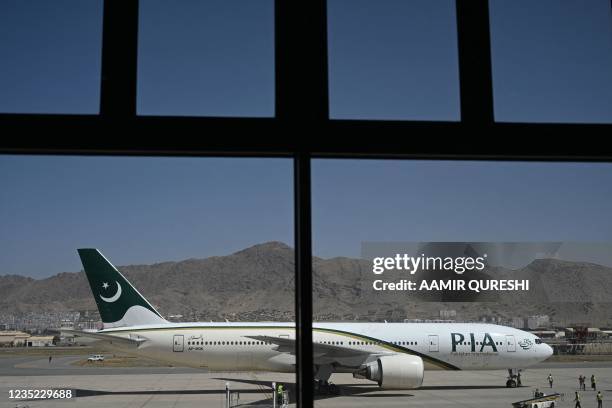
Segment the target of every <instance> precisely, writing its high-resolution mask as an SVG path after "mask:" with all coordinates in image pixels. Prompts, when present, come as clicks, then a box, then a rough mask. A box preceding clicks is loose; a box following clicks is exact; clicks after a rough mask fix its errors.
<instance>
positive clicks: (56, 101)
mask: <svg viewBox="0 0 612 408" xmlns="http://www.w3.org/2000/svg"><path fill="white" fill-rule="evenodd" d="M328 4H329V49H330V55H329V60H330V112H331V115H332V117H335V118H372V119H433V120H457V119H458V117H459V94H458V82H457V81H458V79H457V78H458V74H457V49H456V23H455V11H454V2H453V1H452V0H433V1H432V0H410V1H406V0H385V1H382V2H376V1H372V0H329V3H328ZM490 5H491V7H490V9H491V35H492V55H493V73H494V81H493V82H494V94H495V102H496V106H495V113H496V118H497V119H498V120H500V121H532V122H548V121H553V122H554V121H560V122H580V121H584V122H608V123H609V122H610V121H611V120H612V81H610V80H609V77H610V75H609V73H610V72H612V9H611V7H610V2H609V0H585V1H580V2H577V1H575V0H538V1H535V2H534V1H530V0H513V1H508V0H491V1H490ZM140 10H141V13H140V32H139V53H138V57H139V64H138V73H139V82H138V112H139V113H141V114H162V115H163V114H167V115H210V116H270V115H272V113H273V111H274V109H273V107H274V82H273V79H274V47H273V41H274V22H273V1H272V0H256V1H254V0H231V1H227V0H225V1H224V0H206V1H200V0H182V1H181V2H169V1H166V0H142V1H141V2H140ZM101 26H102V1H101V0H54V1H53V2H49V1H47V0H3V1H2V2H1V3H0V55H2V64H0V89H1V90H2V92H1V93H0V112H35V113H95V112H97V110H98V98H99V82H100V50H101Z"/></svg>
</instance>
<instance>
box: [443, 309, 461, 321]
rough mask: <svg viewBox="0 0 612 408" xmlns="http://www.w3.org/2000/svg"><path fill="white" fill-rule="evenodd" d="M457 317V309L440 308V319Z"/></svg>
mask: <svg viewBox="0 0 612 408" xmlns="http://www.w3.org/2000/svg"><path fill="white" fill-rule="evenodd" d="M456 317H457V311H456V310H452V309H450V310H440V319H455V318H456Z"/></svg>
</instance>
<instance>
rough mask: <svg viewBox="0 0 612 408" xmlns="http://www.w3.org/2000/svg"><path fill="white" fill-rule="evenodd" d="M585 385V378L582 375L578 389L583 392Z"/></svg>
mask: <svg viewBox="0 0 612 408" xmlns="http://www.w3.org/2000/svg"><path fill="white" fill-rule="evenodd" d="M583 385H584V377H583V376H582V374H580V376H578V389H579V390H580V391H582V386H583Z"/></svg>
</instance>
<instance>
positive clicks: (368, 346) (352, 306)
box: [312, 159, 612, 407]
mask: <svg viewBox="0 0 612 408" xmlns="http://www.w3.org/2000/svg"><path fill="white" fill-rule="evenodd" d="M312 171H313V174H312V185H313V191H312V212H313V214H312V216H313V250H314V256H315V257H314V260H313V321H314V322H313V339H314V342H315V344H314V348H315V349H314V351H315V353H314V356H313V358H314V362H315V365H316V364H319V365H322V366H325V365H326V364H328V365H330V366H331V367H332V371H333V374H332V375H331V377H330V378H329V381H331V382H333V383H334V384H336V385H337V386H338V387H339V396H337V397H335V398H334V404H335V405H337V406H344V405H346V406H349V405H351V406H356V405H357V404H358V402H356V401H357V399H359V400H361V399H362V398H363V397H371V398H368V399H376V400H377V405H379V406H398V404H399V405H401V404H404V405H406V401H411V403H410V404H408V405H414V406H428V407H429V406H432V407H447V406H464V405H465V406H504V405H508V406H510V405H511V403H513V402H516V400H517V398H516V394H514V393H506V392H495V393H488V392H486V391H485V389H494V388H500V389H503V388H504V387H505V386H506V381H507V375H508V372H507V365H508V364H520V365H521V367H523V368H527V369H528V370H529V371H528V372H529V373H530V374H529V375H525V374H524V373H523V378H522V384H523V386H524V385H526V384H527V383H528V382H531V378H532V376H533V378H546V377H547V376H548V374H549V373H550V372H551V370H552V375H553V377H554V378H555V382H554V387H559V389H561V388H568V389H569V388H571V387H575V384H574V381H575V378H576V377H574V376H568V377H567V378H565V379H564V378H561V377H563V376H562V375H556V374H555V373H560V372H561V371H562V370H566V369H567V368H566V366H565V365H564V364H565V363H563V361H567V360H566V359H567V358H568V357H565V356H554V357H553V358H552V360H550V358H551V354H552V352H553V348H554V351H555V352H556V353H560V354H564V353H566V354H567V353H572V350H574V352H575V348H572V346H573V345H575V344H576V343H577V342H578V341H582V342H583V343H582V344H585V343H587V344H588V345H587V346H586V347H585V348H584V349H582V350H583V352H584V353H585V354H590V353H593V354H596V353H598V351H596V350H598V349H599V347H606V346H605V344H606V342H607V340H606V339H607V338H606V337H605V335H601V336H600V335H598V334H595V333H599V332H600V331H599V328H606V327H609V326H610V325H611V324H612V313H610V310H611V309H610V305H611V304H612V219H611V218H610V217H609V211H610V208H612V164H609V163H537V162H511V163H507V162H468V161H465V162H458V161H395V160H384V161H383V160H332V159H318V160H314V161H313V164H312ZM398 255H399V259H400V260H399V261H397V259H398V258H397V256H398ZM404 255H406V256H405V257H404ZM478 258H482V259H478ZM377 259H378V260H377ZM437 259H439V260H440V261H437ZM442 260H443V264H442ZM417 262H420V265H416V266H415V263H417ZM438 262H439V263H438ZM478 262H482V264H483V267H480V266H479V264H478ZM405 265H407V266H405ZM437 265H439V266H437ZM442 265H444V266H442ZM379 268H380V270H379ZM525 280H526V281H529V282H530V284H529V289H525V288H524V287H523V288H522V289H508V287H507V286H506V287H505V288H506V289H501V288H502V286H498V287H499V288H500V289H487V290H485V289H482V291H481V292H476V291H475V290H472V289H470V288H473V286H471V285H473V283H470V284H469V285H470V286H468V283H467V282H476V283H477V284H479V285H486V284H490V285H494V284H493V283H491V282H497V285H503V284H508V283H509V282H523V281H525ZM409 282H412V285H415V286H416V288H414V286H411V285H410V283H409ZM424 282H425V283H426V285H427V286H422V284H423V283H424ZM433 282H435V283H436V284H437V285H442V284H443V283H444V284H446V285H448V282H453V283H457V282H466V283H465V285H466V288H467V289H466V290H462V289H460V287H459V286H457V289H444V288H443V287H442V286H438V288H436V286H433ZM503 282H505V283H503ZM385 284H386V286H385ZM513 284H514V283H513ZM391 285H393V286H391ZM402 285H404V286H402ZM482 287H483V286H481V288H482ZM491 288H493V286H491ZM482 323H487V324H486V325H483V324H482ZM568 328H570V329H568ZM536 340H537V341H536ZM539 340H542V341H539ZM326 341H332V342H333V341H336V342H338V341H339V342H341V343H340V346H339V347H343V346H342V342H343V341H344V347H343V350H342V354H341V353H340V352H337V354H336V356H335V358H336V360H334V358H333V357H332V356H333V355H334V354H333V353H328V354H323V351H322V350H323V348H322V347H320V346H319V343H321V342H323V343H324V342H326ZM347 341H348V342H349V343H348V344H347ZM352 341H356V342H357V344H350V342H352ZM364 343H365V344H364ZM317 347H318V348H317ZM551 347H553V348H551ZM351 350H357V351H359V352H362V353H363V354H361V355H360V357H358V356H357V354H352V355H353V356H354V357H355V359H354V360H353V361H352V363H353V367H352V369H345V370H343V369H340V368H337V366H334V364H335V363H338V362H339V361H341V360H342V358H344V357H346V356H347V355H349V354H351ZM525 352H527V354H521V353H525ZM353 353H354V351H353ZM377 353H381V354H377ZM521 355H522V356H525V355H529V356H532V357H533V360H530V361H529V362H527V361H524V360H521ZM514 356H515V357H516V358H517V359H514V358H515V357H514ZM583 357H584V360H587V359H589V358H591V357H588V356H583ZM569 358H571V357H569ZM544 360H547V361H546V363H545V364H542V365H540V364H539V362H541V361H544ZM508 361H514V363H509V362H508ZM519 361H520V363H519ZM536 363H537V364H536ZM589 364H590V363H583V365H580V364H578V365H577V366H576V367H577V368H576V370H581V368H580V367H582V368H586V367H588V365H589ZM400 366H401V367H403V368H404V370H399V369H396V367H400ZM380 367H382V374H380V369H379V368H380ZM385 367H387V369H386V371H385ZM409 367H410V368H409ZM420 367H423V368H424V371H420V369H419V368H420ZM439 368H445V370H440V369H439ZM457 368H459V369H461V371H456V369H457ZM478 370H487V371H478ZM385 372H386V373H387V374H385ZM423 372H424V377H422V375H423ZM576 372H578V371H576ZM515 374H516V373H515ZM317 375H318V376H320V377H317V378H326V371H325V370H320V371H319V372H318V374H317ZM385 376H386V377H385ZM364 377H365V379H364ZM421 379H422V380H423V382H422V383H421ZM513 381H516V377H515V378H514V379H513ZM377 383H380V384H381V386H382V388H383V389H382V390H381V389H380V388H379V385H378V384H377ZM385 384H387V385H385ZM458 384H459V385H458ZM547 385H548V384H547ZM466 387H468V388H470V389H471V391H470V392H469V393H467V394H466V393H465V392H464V391H465V389H466ZM386 388H388V389H390V390H391V389H392V390H393V391H388V392H385V389H386ZM476 388H478V389H476ZM555 389H556V388H555ZM432 390H435V392H432ZM349 391H350V392H349ZM326 402H327V400H326V399H324V398H321V399H319V400H317V401H316V402H315V405H317V406H321V407H323V406H328V405H327V403H326Z"/></svg>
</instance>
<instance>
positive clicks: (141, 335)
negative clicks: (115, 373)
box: [62, 248, 553, 389]
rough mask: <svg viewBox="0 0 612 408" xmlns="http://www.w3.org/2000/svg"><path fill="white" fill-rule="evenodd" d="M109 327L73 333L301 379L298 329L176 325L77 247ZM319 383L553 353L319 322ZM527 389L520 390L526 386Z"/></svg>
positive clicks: (398, 384) (530, 344)
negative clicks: (338, 375)
mask: <svg viewBox="0 0 612 408" xmlns="http://www.w3.org/2000/svg"><path fill="white" fill-rule="evenodd" d="M78 253H79V256H80V258H81V262H82V264H83V268H84V269H85V274H86V276H87V279H88V281H89V285H90V287H91V290H92V293H93V296H94V298H95V301H96V304H97V306H98V310H99V311H100V316H101V319H102V322H103V329H102V330H99V331H96V332H82V331H78V330H65V329H62V331H67V332H69V333H71V334H75V335H78V336H85V337H90V338H94V339H97V340H101V341H104V342H105V343H106V344H107V345H108V346H109V347H110V348H112V349H118V350H122V351H124V352H126V353H128V354H132V355H138V356H143V357H146V358H149V359H153V360H158V361H162V362H166V363H169V364H172V365H180V366H188V367H202V368H207V369H209V370H211V371H271V372H285V373H292V372H295V369H296V362H295V324H294V323H289V322H287V323H282V322H254V323H240V322H217V323H214V322H211V323H204V322H195V323H173V322H168V321H167V320H166V319H164V318H163V317H162V316H161V315H160V314H159V312H158V311H157V310H155V308H154V307H153V306H152V305H151V303H149V302H148V301H147V300H146V299H145V298H144V296H142V295H141V294H140V292H138V290H137V289H136V288H135V287H134V286H132V284H131V283H130V282H129V281H128V280H127V279H126V278H125V277H124V276H123V275H122V274H121V272H119V270H117V268H115V267H114V266H113V265H112V264H111V263H110V262H109V261H108V260H107V259H106V258H105V257H104V255H103V254H102V253H101V252H100V251H98V250H97V249H94V248H86V249H78ZM312 331H313V349H314V352H313V361H314V369H315V370H314V371H315V379H314V380H315V381H316V382H317V384H322V385H324V386H328V385H329V382H328V381H329V379H330V377H331V375H332V374H333V373H352V374H353V377H354V378H360V379H368V380H371V381H374V382H376V383H378V385H379V387H380V388H382V389H414V388H419V387H420V386H421V385H422V383H423V378H424V371H425V368H427V369H431V368H438V369H445V370H492V369H508V372H509V376H508V379H507V381H506V386H507V387H516V386H517V374H518V372H519V370H520V369H524V368H527V367H529V366H532V365H534V364H537V363H539V362H541V361H544V360H546V359H547V358H548V357H550V356H551V355H552V352H553V351H552V348H551V347H550V346H549V345H547V344H545V343H544V342H542V340H541V339H540V338H538V337H537V336H535V335H533V334H531V333H528V332H525V331H521V330H517V329H514V328H510V327H505V326H499V325H493V324H484V323H386V322H385V323H356V322H352V323H331V322H330V323H328V322H315V323H313V328H312ZM519 385H520V384H519Z"/></svg>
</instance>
